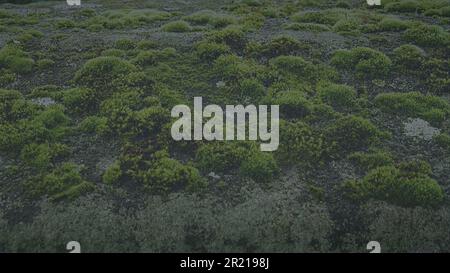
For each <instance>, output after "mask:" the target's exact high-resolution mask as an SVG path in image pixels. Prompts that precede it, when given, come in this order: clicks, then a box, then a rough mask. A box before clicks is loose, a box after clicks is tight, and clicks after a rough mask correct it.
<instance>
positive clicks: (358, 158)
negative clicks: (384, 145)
mask: <svg viewBox="0 0 450 273" xmlns="http://www.w3.org/2000/svg"><path fill="white" fill-rule="evenodd" d="M348 159H349V160H350V161H352V162H353V163H355V164H356V165H357V166H358V167H359V168H361V169H362V170H364V171H369V170H373V169H376V168H379V167H383V166H390V165H392V164H394V159H393V158H392V155H391V154H390V153H388V152H386V151H379V150H376V151H370V152H368V153H364V152H356V153H353V154H351V155H349V156H348Z"/></svg>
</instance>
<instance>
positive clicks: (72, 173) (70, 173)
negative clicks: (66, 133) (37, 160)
mask: <svg viewBox="0 0 450 273" xmlns="http://www.w3.org/2000/svg"><path fill="white" fill-rule="evenodd" d="M27 185H28V187H29V188H30V191H31V192H32V193H33V194H34V195H48V196H50V197H51V198H52V199H53V200H55V199H62V198H75V197H77V196H79V195H81V194H82V193H84V192H85V190H87V189H89V188H91V187H88V185H89V184H88V183H87V182H86V181H85V180H84V179H83V178H82V176H81V174H80V166H78V165H76V164H73V163H63V164H62V165H61V166H59V167H57V168H56V169H55V170H54V171H53V172H51V173H49V174H47V175H44V176H38V177H35V178H33V179H32V180H30V181H29V182H28V183H27Z"/></svg>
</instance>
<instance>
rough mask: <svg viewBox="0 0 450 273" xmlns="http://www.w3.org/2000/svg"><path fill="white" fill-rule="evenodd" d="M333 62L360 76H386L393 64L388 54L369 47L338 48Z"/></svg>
mask: <svg viewBox="0 0 450 273" xmlns="http://www.w3.org/2000/svg"><path fill="white" fill-rule="evenodd" d="M331 63H332V64H333V65H334V66H336V67H338V68H341V69H347V70H353V71H355V72H356V75H357V76H358V77H360V78H380V77H386V76H387V75H388V73H389V72H390V70H391V66H392V61H391V59H390V58H389V57H388V56H386V55H385V54H384V53H382V52H380V51H377V50H374V49H371V48H367V47H357V48H354V49H352V50H338V51H336V52H335V53H334V54H333V57H332V59H331Z"/></svg>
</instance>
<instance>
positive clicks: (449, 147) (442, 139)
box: [434, 133, 450, 152]
mask: <svg viewBox="0 0 450 273" xmlns="http://www.w3.org/2000/svg"><path fill="white" fill-rule="evenodd" d="M434 141H435V142H436V143H437V144H438V145H439V146H440V147H442V149H443V150H444V151H446V152H450V135H448V134H445V133H443V134H439V135H437V136H435V137H434Z"/></svg>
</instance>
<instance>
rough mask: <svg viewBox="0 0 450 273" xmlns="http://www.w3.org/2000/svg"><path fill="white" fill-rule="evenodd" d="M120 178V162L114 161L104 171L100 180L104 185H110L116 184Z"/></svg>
mask: <svg viewBox="0 0 450 273" xmlns="http://www.w3.org/2000/svg"><path fill="white" fill-rule="evenodd" d="M121 176H122V170H121V168H120V162H118V161H116V162H114V164H112V165H111V166H109V168H108V169H107V170H106V171H105V173H104V174H103V176H102V180H103V182H104V183H106V184H110V185H112V184H115V183H117V182H118V181H119V179H120V177H121Z"/></svg>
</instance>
